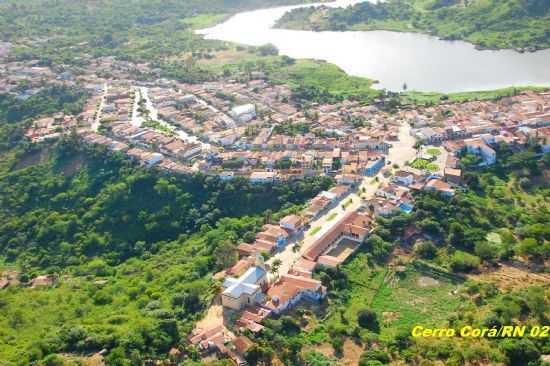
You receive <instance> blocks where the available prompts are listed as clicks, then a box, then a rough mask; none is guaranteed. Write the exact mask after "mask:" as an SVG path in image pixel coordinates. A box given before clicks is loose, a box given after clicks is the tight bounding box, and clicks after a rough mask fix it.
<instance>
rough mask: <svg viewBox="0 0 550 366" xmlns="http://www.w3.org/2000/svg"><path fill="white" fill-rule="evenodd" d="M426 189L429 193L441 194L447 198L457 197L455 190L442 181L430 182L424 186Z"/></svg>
mask: <svg viewBox="0 0 550 366" xmlns="http://www.w3.org/2000/svg"><path fill="white" fill-rule="evenodd" d="M424 189H425V190H427V191H436V192H440V193H441V194H443V195H444V196H447V197H452V196H454V195H455V190H454V189H453V188H452V187H451V186H450V185H449V184H448V183H445V182H444V181H442V180H440V179H431V180H429V181H428V183H426V185H425V186H424Z"/></svg>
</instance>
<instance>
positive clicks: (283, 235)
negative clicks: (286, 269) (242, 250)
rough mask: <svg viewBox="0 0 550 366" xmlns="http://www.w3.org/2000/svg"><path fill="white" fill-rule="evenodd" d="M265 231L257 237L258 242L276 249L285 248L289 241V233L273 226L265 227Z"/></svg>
mask: <svg viewBox="0 0 550 366" xmlns="http://www.w3.org/2000/svg"><path fill="white" fill-rule="evenodd" d="M262 229H263V230H262V231H261V232H259V233H258V234H257V235H256V241H257V242H258V241H264V242H267V243H269V244H272V245H274V246H276V247H284V246H285V245H286V241H287V239H288V236H289V235H288V232H287V231H286V230H284V229H283V228H281V227H279V226H275V225H271V224H267V225H264V227H263V228H262Z"/></svg>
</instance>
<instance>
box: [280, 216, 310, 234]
mask: <svg viewBox="0 0 550 366" xmlns="http://www.w3.org/2000/svg"><path fill="white" fill-rule="evenodd" d="M279 225H280V226H281V227H282V228H283V229H286V230H288V231H290V232H291V233H296V232H298V231H300V230H301V229H302V227H303V225H304V222H303V220H302V218H301V217H300V216H298V215H288V216H285V217H283V218H282V219H281V221H280V222H279Z"/></svg>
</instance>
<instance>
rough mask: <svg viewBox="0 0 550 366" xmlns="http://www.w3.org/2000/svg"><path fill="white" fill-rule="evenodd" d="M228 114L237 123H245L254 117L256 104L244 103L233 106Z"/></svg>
mask: <svg viewBox="0 0 550 366" xmlns="http://www.w3.org/2000/svg"><path fill="white" fill-rule="evenodd" d="M229 115H230V116H231V117H232V118H233V119H234V120H235V121H236V122H238V123H246V122H249V121H251V120H253V119H254V118H256V106H254V104H244V105H241V106H238V107H235V108H233V109H232V110H231V112H230V113H229Z"/></svg>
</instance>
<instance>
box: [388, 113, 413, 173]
mask: <svg viewBox="0 0 550 366" xmlns="http://www.w3.org/2000/svg"><path fill="white" fill-rule="evenodd" d="M410 132H411V126H410V125H409V124H408V123H403V126H401V129H400V130H399V141H397V142H394V143H393V145H392V147H391V148H390V150H389V152H388V156H387V159H386V160H387V161H391V164H392V165H393V164H397V165H399V167H400V168H402V167H404V166H405V163H406V162H407V161H411V160H414V158H415V157H416V149H415V148H414V145H415V144H416V140H415V138H414V136H411V133H410Z"/></svg>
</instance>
